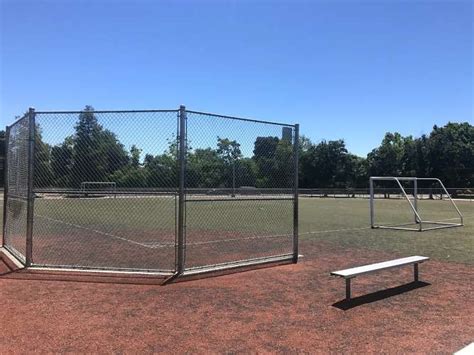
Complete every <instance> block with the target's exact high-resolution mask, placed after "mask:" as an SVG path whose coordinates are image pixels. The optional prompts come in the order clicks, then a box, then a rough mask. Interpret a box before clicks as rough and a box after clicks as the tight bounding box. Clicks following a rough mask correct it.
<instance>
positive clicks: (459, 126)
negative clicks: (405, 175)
mask: <svg viewBox="0 0 474 355" xmlns="http://www.w3.org/2000/svg"><path fill="white" fill-rule="evenodd" d="M427 146H428V157H429V164H428V172H429V174H430V175H431V176H435V177H439V178H441V179H442V180H443V181H444V182H445V184H446V185H447V186H451V187H458V186H460V187H472V186H474V126H472V125H470V124H469V123H467V122H464V123H448V124H447V125H445V126H444V127H437V126H434V127H433V131H432V132H431V134H430V136H429V139H428V142H427Z"/></svg>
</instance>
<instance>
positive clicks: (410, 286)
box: [332, 281, 431, 311]
mask: <svg viewBox="0 0 474 355" xmlns="http://www.w3.org/2000/svg"><path fill="white" fill-rule="evenodd" d="M430 285H431V284H430V283H428V282H423V281H414V282H410V283H407V284H404V285H400V286H396V287H392V288H388V289H385V290H381V291H376V292H373V293H369V294H366V295H363V296H358V297H354V298H351V299H350V300H349V301H348V300H345V299H344V300H342V301H338V302H336V303H334V304H333V305H332V306H333V307H336V308H339V309H341V310H343V311H347V310H349V309H351V308H354V307H358V306H362V305H364V304H368V303H372V302H377V301H380V300H383V299H386V298H389V297H392V296H396V295H400V294H402V293H405V292H409V291H412V290H415V289H417V288H421V287H426V286H430Z"/></svg>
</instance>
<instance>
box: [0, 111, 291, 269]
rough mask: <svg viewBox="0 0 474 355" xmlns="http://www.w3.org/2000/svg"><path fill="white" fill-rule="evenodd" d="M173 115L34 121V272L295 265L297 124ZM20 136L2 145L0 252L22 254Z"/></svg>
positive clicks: (96, 114)
mask: <svg viewBox="0 0 474 355" xmlns="http://www.w3.org/2000/svg"><path fill="white" fill-rule="evenodd" d="M180 112H184V110H147V111H95V110H94V109H93V108H92V107H86V109H85V110H84V111H80V112H37V113H34V123H35V126H34V127H35V134H34V147H35V149H34V169H33V172H34V173H33V176H32V179H33V196H34V206H33V205H31V206H33V207H34V209H33V212H32V213H33V219H32V220H33V222H32V238H31V240H32V255H31V259H32V260H31V263H32V265H35V266H50V267H73V268H74V267H77V268H92V269H96V268H97V269H109V270H116V269H117V270H144V271H155V272H165V273H171V272H175V271H176V270H183V268H182V266H183V265H185V269H186V270H190V269H199V268H203V267H213V266H216V265H218V266H222V265H228V264H242V263H249V262H250V263H251V262H253V261H260V260H262V259H269V258H274V257H286V258H292V257H293V256H294V255H293V253H294V244H293V243H294V242H295V239H294V232H295V229H294V228H295V213H294V211H295V199H294V198H295V192H296V190H295V187H296V186H295V184H296V171H295V152H296V149H295V146H294V145H295V144H294V143H295V140H296V133H295V126H289V125H283V124H276V123H269V122H262V121H255V120H245V119H238V118H232V117H227V116H219V115H213V114H204V113H199V112H193V111H187V112H186V113H185V115H183V116H180ZM180 117H181V118H183V117H185V119H184V120H180ZM183 122H184V124H185V126H183ZM28 127H29V121H28V118H25V119H23V120H20V121H18V122H17V123H16V124H15V125H14V126H12V128H11V131H10V143H9V145H8V164H9V169H8V174H9V175H8V193H9V194H8V201H7V203H6V206H7V210H6V215H7V218H6V228H5V230H6V234H5V242H6V244H7V245H8V246H10V247H11V249H12V250H14V251H17V252H18V254H20V255H23V253H24V250H25V249H27V248H26V244H25V243H26V234H27V210H28V208H27V207H28V181H29V176H28V139H29V131H28ZM185 132H187V135H186V136H184V134H185ZM180 136H183V141H182V142H184V149H183V151H182V152H180V151H179V149H180V148H179V147H180ZM181 153H182V154H183V155H182V157H183V159H181V158H180V156H181ZM183 166H184V167H185V168H184V171H185V174H184V175H183V174H181V169H182V168H183ZM180 179H181V180H180ZM180 182H181V183H182V184H183V185H184V190H183V189H180V186H183V185H180ZM180 191H181V193H180ZM180 196H181V200H180ZM179 201H182V202H181V203H182V204H183V205H182V207H183V208H182V209H180V203H179ZM31 203H33V202H31ZM179 211H182V212H183V213H184V214H180V213H179ZM180 216H181V217H183V216H184V218H183V219H184V221H183V223H181V224H180V220H181V219H180V218H181V217H180ZM178 224H179V225H178ZM181 241H182V242H181ZM28 245H30V244H28ZM28 250H29V249H28ZM23 260H24V259H23Z"/></svg>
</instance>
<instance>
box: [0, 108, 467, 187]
mask: <svg viewBox="0 0 474 355" xmlns="http://www.w3.org/2000/svg"><path fill="white" fill-rule="evenodd" d="M4 135H5V132H3V131H0V144H4V141H3V140H2V137H4ZM187 144H188V146H187V147H186V148H187V149H186V150H187V153H186V154H187V155H186V158H187V161H186V186H187V187H190V188H230V187H232V186H233V183H234V182H235V186H236V187H237V188H238V187H241V186H256V187H262V188H272V187H273V188H291V187H293V183H294V181H293V164H294V161H293V144H292V142H290V141H289V140H286V139H280V138H278V137H273V136H268V137H264V136H262V137H257V138H256V140H255V142H254V147H253V148H254V149H253V155H252V156H244V154H243V153H242V149H241V145H240V143H239V142H238V141H237V140H231V139H229V138H228V137H217V142H216V145H215V146H214V147H207V148H199V149H193V148H192V147H191V146H190V145H189V142H188V143H187ZM1 149H3V150H4V149H5V148H4V145H0V154H1ZM141 154H142V149H140V147H138V146H137V145H136V144H133V145H132V146H131V148H130V150H129V152H127V151H126V150H125V147H124V145H123V144H122V143H121V142H119V140H118V138H117V136H116V135H115V134H114V133H113V132H111V131H110V130H107V129H104V128H103V127H102V125H100V123H99V122H98V119H97V117H96V114H95V113H94V109H93V108H92V107H91V106H86V108H85V110H84V111H83V112H82V113H81V114H80V115H79V117H78V120H77V123H76V126H75V133H74V134H73V135H71V136H68V137H67V138H66V139H65V140H64V141H63V142H62V143H60V144H57V145H55V146H50V145H49V144H47V143H45V142H44V141H43V137H42V131H41V127H39V126H37V127H36V136H35V177H34V178H35V186H37V187H53V186H54V187H71V188H78V187H79V186H80V183H81V182H83V181H115V182H116V183H117V186H119V187H130V188H132V187H140V188H145V187H159V188H176V187H177V185H178V172H179V162H178V142H177V139H176V137H175V136H171V137H169V139H168V147H167V149H166V150H165V151H164V152H163V153H162V154H158V155H156V156H154V155H151V154H146V155H145V157H144V159H143V160H141ZM370 175H380V176H388V175H390V176H402V175H404V176H419V177H425V176H432V177H438V178H440V179H441V180H443V181H444V182H445V184H446V185H447V186H450V187H474V127H473V126H472V125H470V124H469V123H467V122H466V123H448V124H447V125H445V126H444V127H437V126H434V127H433V131H432V132H431V134H430V135H423V136H421V137H419V138H413V137H411V136H407V137H403V136H402V135H401V134H399V133H397V132H394V133H391V132H388V133H386V134H385V136H384V138H383V139H382V142H381V144H380V146H379V147H377V148H375V149H373V150H372V151H371V152H370V153H369V154H368V155H367V158H362V157H358V156H356V155H353V154H350V153H349V152H348V150H347V148H346V145H345V142H344V141H343V140H334V141H325V140H323V141H321V142H319V143H317V144H315V143H313V142H311V140H310V139H308V138H307V137H305V136H301V137H300V142H299V186H300V187H301V188H306V187H326V188H331V187H334V188H348V189H349V188H354V187H366V186H367V184H368V177H369V176H370Z"/></svg>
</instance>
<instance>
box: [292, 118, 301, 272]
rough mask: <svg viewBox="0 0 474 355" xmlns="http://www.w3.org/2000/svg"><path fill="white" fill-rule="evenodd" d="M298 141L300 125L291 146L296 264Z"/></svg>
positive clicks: (294, 259)
mask: <svg viewBox="0 0 474 355" xmlns="http://www.w3.org/2000/svg"><path fill="white" fill-rule="evenodd" d="M299 140H300V125H299V124H296V125H295V141H294V144H293V157H294V159H293V164H294V165H293V169H294V182H293V262H294V263H297V262H298V254H299V246H298V208H299V205H298V170H299V162H298V155H299Z"/></svg>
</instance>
